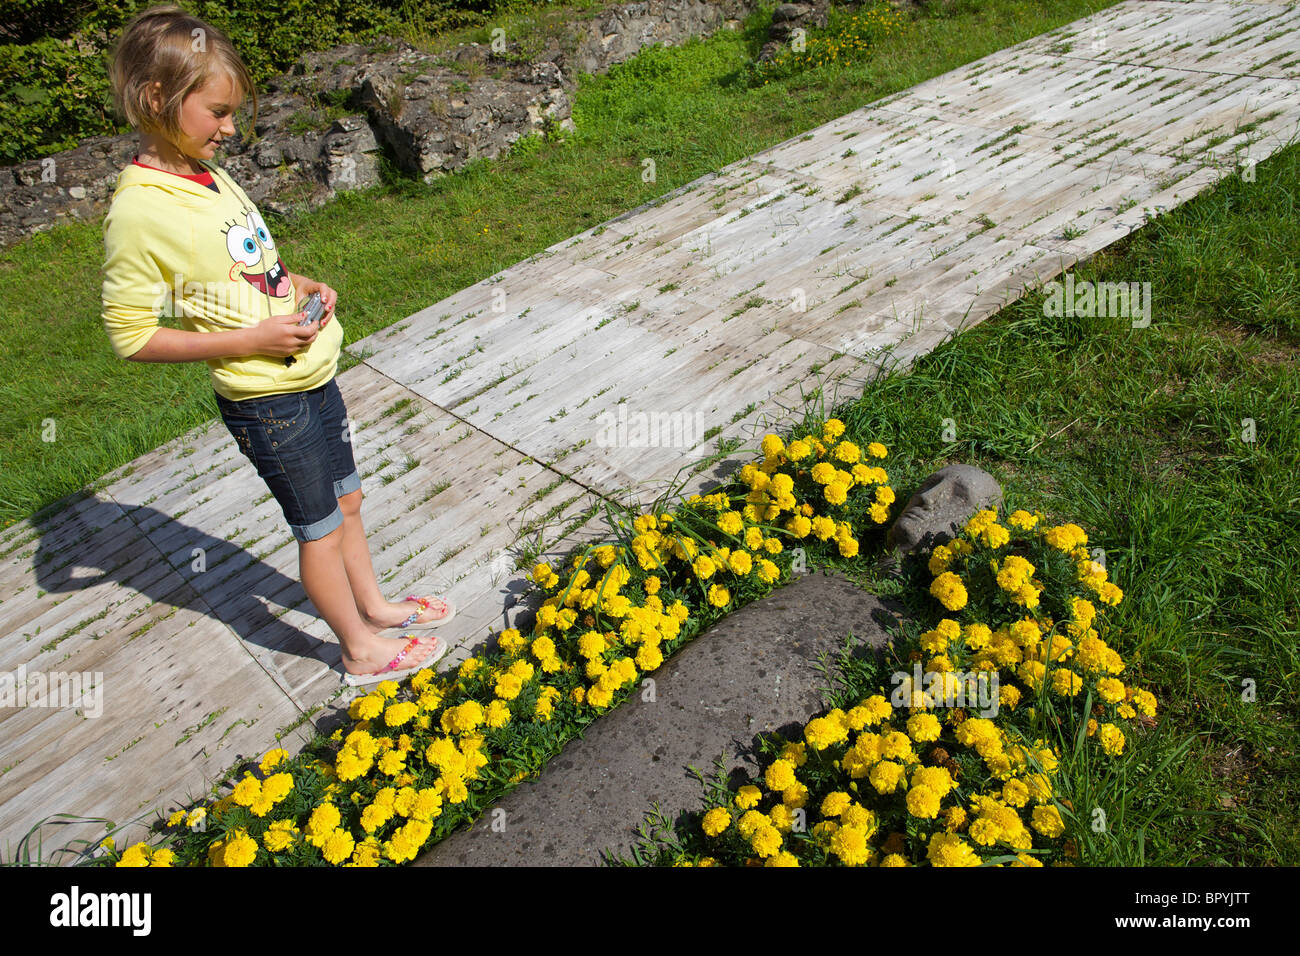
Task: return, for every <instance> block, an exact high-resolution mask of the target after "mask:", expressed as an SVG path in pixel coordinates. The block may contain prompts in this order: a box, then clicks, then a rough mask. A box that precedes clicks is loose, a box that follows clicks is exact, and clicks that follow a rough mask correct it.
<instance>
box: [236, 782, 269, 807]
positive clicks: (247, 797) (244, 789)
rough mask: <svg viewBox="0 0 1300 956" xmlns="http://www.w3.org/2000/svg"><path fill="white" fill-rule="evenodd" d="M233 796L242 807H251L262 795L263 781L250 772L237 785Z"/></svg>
mask: <svg viewBox="0 0 1300 956" xmlns="http://www.w3.org/2000/svg"><path fill="white" fill-rule="evenodd" d="M231 796H232V797H234V799H235V803H237V804H239V805H240V806H241V807H251V806H252V805H253V804H254V803H255V802H256V801H257V800H258V798H259V797H261V796H262V784H261V781H259V780H258V779H257V778H256V777H254V776H253V775H252V774H249V775H247V776H245V777H244V779H243V780H241V781H239V783H237V784H236V785H235V789H234V791H233V792H232V793H231Z"/></svg>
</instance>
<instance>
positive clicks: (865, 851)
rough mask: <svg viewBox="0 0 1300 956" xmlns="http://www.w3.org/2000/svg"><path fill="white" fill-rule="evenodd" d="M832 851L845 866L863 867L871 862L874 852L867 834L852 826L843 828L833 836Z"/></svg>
mask: <svg viewBox="0 0 1300 956" xmlns="http://www.w3.org/2000/svg"><path fill="white" fill-rule="evenodd" d="M830 849H831V853H833V854H835V856H837V857H839V859H840V862H841V863H843V864H844V865H845V866H863V865H865V864H866V863H868V862H870V860H871V856H872V852H873V851H872V849H871V847H870V846H869V845H868V844H867V835H866V833H865V832H864V831H863V830H860V829H858V828H857V827H851V826H842V827H840V828H839V829H837V830H836V831H835V833H834V834H832V835H831V845H830Z"/></svg>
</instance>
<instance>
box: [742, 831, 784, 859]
mask: <svg viewBox="0 0 1300 956" xmlns="http://www.w3.org/2000/svg"><path fill="white" fill-rule="evenodd" d="M749 843H750V846H752V847H753V848H754V852H755V853H757V854H758V855H759V856H760V857H762V858H767V857H769V856H773V855H774V854H775V853H776V852H777V851H778V850H780V849H781V831H779V830H778V829H777V828H776V827H774V826H772V824H770V823H764V824H760V825H759V827H758V829H756V830H755V831H754V832H753V834H751V835H750V838H749Z"/></svg>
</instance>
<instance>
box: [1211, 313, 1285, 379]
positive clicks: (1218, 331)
mask: <svg viewBox="0 0 1300 956" xmlns="http://www.w3.org/2000/svg"><path fill="white" fill-rule="evenodd" d="M1207 331H1209V332H1211V333H1213V334H1214V335H1217V336H1218V337H1219V338H1221V339H1223V340H1224V341H1225V342H1229V343H1231V344H1232V345H1233V346H1236V347H1237V348H1239V349H1240V350H1241V357H1242V358H1243V359H1245V360H1246V361H1247V362H1251V363H1258V364H1261V365H1267V366H1269V367H1271V368H1273V367H1277V366H1279V365H1287V366H1290V367H1292V368H1295V367H1296V366H1298V365H1300V347H1298V346H1296V345H1294V344H1292V343H1291V342H1288V341H1286V340H1285V339H1279V338H1277V337H1275V336H1272V335H1267V334H1265V333H1263V332H1260V331H1259V330H1258V329H1251V328H1248V327H1246V326H1243V325H1237V324H1236V323H1235V322H1225V321H1216V322H1213V323H1212V324H1211V325H1210V326H1209V327H1208V329H1207Z"/></svg>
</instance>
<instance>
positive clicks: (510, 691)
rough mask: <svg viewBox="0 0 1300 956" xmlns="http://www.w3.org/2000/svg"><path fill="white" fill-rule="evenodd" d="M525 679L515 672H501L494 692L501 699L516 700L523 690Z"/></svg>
mask: <svg viewBox="0 0 1300 956" xmlns="http://www.w3.org/2000/svg"><path fill="white" fill-rule="evenodd" d="M523 687H524V685H523V681H521V680H520V679H519V677H518V676H517V675H515V674H510V673H506V674H500V675H498V676H497V681H496V686H495V687H494V688H493V693H494V694H495V695H496V696H497V697H498V698H500V699H501V700H514V699H515V698H516V697H518V696H519V692H520V691H521V690H523Z"/></svg>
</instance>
